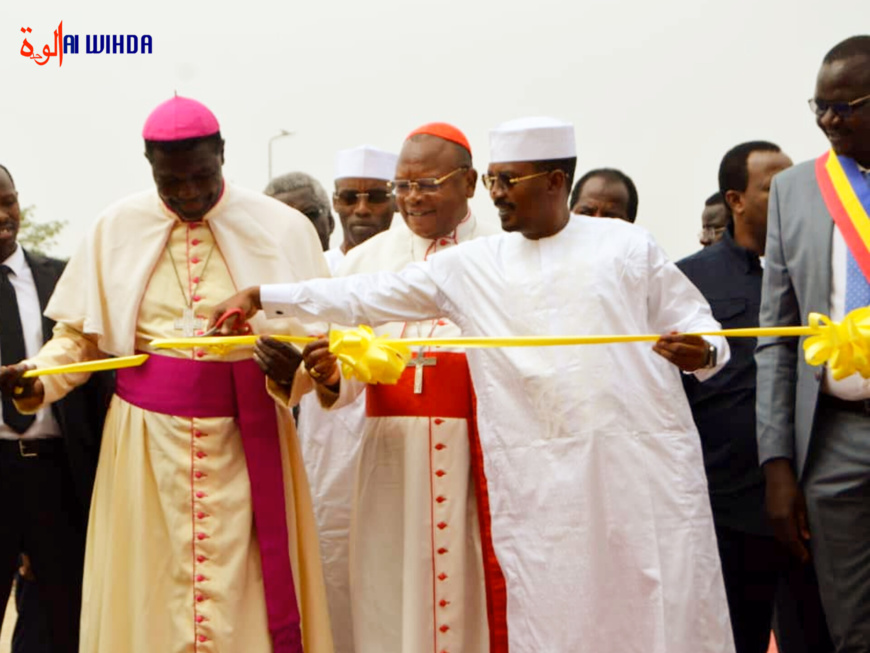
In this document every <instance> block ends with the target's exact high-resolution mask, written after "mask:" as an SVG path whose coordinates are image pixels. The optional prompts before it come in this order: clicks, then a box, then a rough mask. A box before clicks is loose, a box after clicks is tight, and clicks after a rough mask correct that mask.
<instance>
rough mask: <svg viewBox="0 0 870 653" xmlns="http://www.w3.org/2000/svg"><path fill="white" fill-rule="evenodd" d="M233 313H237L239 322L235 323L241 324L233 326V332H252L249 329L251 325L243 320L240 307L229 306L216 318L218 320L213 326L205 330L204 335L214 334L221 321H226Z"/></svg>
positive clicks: (242, 333) (244, 333)
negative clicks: (229, 307) (228, 308)
mask: <svg viewBox="0 0 870 653" xmlns="http://www.w3.org/2000/svg"><path fill="white" fill-rule="evenodd" d="M233 315H237V316H238V318H239V320H240V322H237V323H236V324H241V326H237V327H236V328H235V333H237V334H239V335H248V334H251V333H253V331H252V330H251V325H250V324H248V323H247V322H246V321H245V314H244V313H242V309H240V308H231V309H230V310H228V311H227V312H226V313H224V314H223V315H221V316H220V317H219V318H218V321H217V322H215V323H214V326H213V327H212V328H211V329H209V330H208V331H206V332H205V333H204V334H203V335H205V336H213V335H215V334H216V333H217V332H218V331H219V330H220V328H221V326H223V323H224V322H226V321H227V320H228V319H230V318H231V317H232V316H233Z"/></svg>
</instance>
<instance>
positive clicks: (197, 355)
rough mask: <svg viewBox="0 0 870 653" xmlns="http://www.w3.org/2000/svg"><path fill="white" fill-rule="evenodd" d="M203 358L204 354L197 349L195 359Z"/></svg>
mask: <svg viewBox="0 0 870 653" xmlns="http://www.w3.org/2000/svg"><path fill="white" fill-rule="evenodd" d="M203 356H205V352H204V351H203V350H202V349H198V350H197V351H196V357H197V358H202V357H203Z"/></svg>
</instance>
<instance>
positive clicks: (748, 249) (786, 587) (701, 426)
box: [677, 141, 833, 653]
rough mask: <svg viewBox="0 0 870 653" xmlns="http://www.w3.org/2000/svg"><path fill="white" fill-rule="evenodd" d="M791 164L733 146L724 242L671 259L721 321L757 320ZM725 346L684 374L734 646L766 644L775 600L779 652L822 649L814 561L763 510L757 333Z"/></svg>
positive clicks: (753, 651)
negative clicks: (773, 227)
mask: <svg viewBox="0 0 870 653" xmlns="http://www.w3.org/2000/svg"><path fill="white" fill-rule="evenodd" d="M791 165H792V162H791V159H789V158H788V157H787V156H786V155H785V154H784V153H783V152H782V151H781V150H780V148H779V147H778V146H777V145H774V144H773V143H769V142H766V141H752V142H748V143H741V144H740V145H737V146H736V147H734V148H732V149H731V150H729V151H728V153H727V154H725V156H724V157H723V159H722V163H721V164H720V166H719V187H720V189H721V191H720V192H719V193H717V195H718V196H720V197H724V198H725V202H726V203H727V208H726V210H725V222H724V224H726V225H727V229H725V231H724V233H723V236H722V238H721V240H719V241H718V242H716V243H714V244H712V245H710V246H709V247H705V249H703V250H701V251H700V252H697V253H696V254H693V255H692V256H689V257H688V258H685V259H683V260H682V261H680V262H679V263H677V266H678V267H679V268H680V269H681V270H682V271H683V272H684V273H685V274H686V276H687V277H689V279H691V281H692V283H694V284H695V285H696V286H697V287H698V289H699V290H700V291H701V292H702V293H703V294H704V297H705V298H706V299H707V301H708V302H710V307H711V308H712V310H713V316H714V317H715V318H716V319H717V320H718V321H719V322H720V323H721V324H722V327H723V328H726V329H737V328H752V327H757V326H758V312H759V307H760V304H761V279H762V260H763V259H762V257H763V256H764V247H765V240H766V236H767V203H768V195H769V191H770V183H771V179H772V178H773V176H774V175H775V174H777V173H779V172H781V171H782V170H785V169H786V168H788V167H790V166H791ZM729 345H730V347H731V360H730V361H728V364H727V365H726V366H725V368H724V369H723V370H722V371H721V372H720V373H719V374H717V375H716V376H715V377H713V378H712V379H710V380H708V381H707V382H706V383H698V381H697V380H696V379H694V378H692V377H689V376H684V377H683V385H684V386H685V388H686V395H687V396H688V398H689V403H690V405H691V406H692V415H693V417H694V419H695V423H696V424H697V426H698V433H699V434H700V436H701V445H702V447H703V450H704V467H705V468H706V471H707V482H708V485H709V487H710V503H711V506H712V508H713V521H714V523H715V525H716V539H717V541H718V545H719V557H720V559H721V561H722V576H723V577H724V579H725V590H726V593H727V595H728V608H729V610H730V613H731V627H732V629H733V632H734V643H735V648H736V650H737V653H765V652H766V651H767V649H768V645H769V642H770V630H771V625H772V623H773V613H774V605H776V609H777V617H778V623H779V628H778V629H777V640H778V643H779V650H780V651H781V653H826V652H827V651H831V650H833V647H832V646H831V644H830V642H829V641H828V636H827V629H826V628H825V625H824V616H823V615H822V611H821V608H820V605H819V598H818V588H817V587H816V586H815V582H814V580H813V577H812V573H811V566H808V567H809V568H807V567H805V566H802V565H800V564H799V563H798V562H797V560H795V561H794V563H791V562H790V561H789V557H788V555H787V552H786V550H785V548H784V547H783V545H782V544H781V543H779V542H778V541H777V540H776V538H775V537H774V536H773V530H772V529H771V527H770V524H769V523H768V521H767V518H766V515H765V514H764V476H763V475H762V472H761V469H760V468H759V466H758V446H757V444H756V435H755V394H756V386H755V377H756V367H755V358H754V353H755V340H754V339H750V338H733V339H731V340H730V341H729ZM807 572H810V573H809V574H808V573H807ZM781 586H782V591H781V592H779V597H780V599H779V600H777V595H778V589H779V588H780V587H781Z"/></svg>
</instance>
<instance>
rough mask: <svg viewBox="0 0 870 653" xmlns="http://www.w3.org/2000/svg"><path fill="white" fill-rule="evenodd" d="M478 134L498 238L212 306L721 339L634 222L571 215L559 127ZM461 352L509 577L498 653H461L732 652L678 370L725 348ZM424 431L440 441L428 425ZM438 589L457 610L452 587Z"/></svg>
mask: <svg viewBox="0 0 870 653" xmlns="http://www.w3.org/2000/svg"><path fill="white" fill-rule="evenodd" d="M490 143H491V146H490V150H491V157H490V158H491V163H490V166H489V170H488V174H487V175H486V176H485V177H484V178H483V180H484V183H485V185H486V186H487V188H488V189H489V191H490V198H491V199H492V200H493V203H494V204H495V206H496V208H497V209H498V213H499V217H500V219H501V222H502V228H503V229H504V230H505V231H507V232H510V233H506V234H499V235H497V236H491V237H489V238H481V239H477V240H475V241H472V242H469V243H464V244H461V245H459V246H458V247H454V248H452V249H449V250H448V251H445V252H443V253H440V254H438V255H437V256H433V257H430V258H429V259H428V260H426V261H424V262H422V263H416V264H413V265H409V266H408V267H406V268H405V269H404V270H402V271H400V272H398V273H394V274H389V273H381V274H378V275H357V276H355V277H351V278H344V279H332V280H327V281H325V282H313V283H302V284H289V285H282V286H262V287H257V288H250V289H248V290H245V291H243V292H242V293H240V294H238V295H236V296H235V297H233V298H232V299H230V300H229V301H227V302H224V303H223V304H222V305H221V307H220V308H221V309H222V310H225V309H227V308H228V307H238V308H241V309H242V311H243V313H244V314H245V315H253V314H254V313H256V311H257V310H258V309H259V308H261V307H263V308H265V309H266V313H267V315H270V316H277V315H285V314H287V315H293V314H298V315H308V314H314V315H319V316H320V317H321V319H333V320H340V321H343V322H345V323H368V324H382V323H384V322H386V321H390V320H427V319H436V320H437V319H443V318H440V316H445V317H447V318H449V319H451V320H453V322H455V323H456V324H457V325H459V326H460V327H461V331H462V334H463V335H465V336H507V337H510V336H529V335H537V336H545V335H554V336H560V335H581V334H589V335H591V334H602V333H603V334H607V333H613V334H619V333H671V332H674V331H676V332H682V333H686V332H693V331H708V330H714V329H718V328H719V324H718V323H717V322H716V321H715V320H714V319H713V317H712V316H711V314H710V308H709V306H708V305H707V303H706V301H704V299H703V297H702V296H701V294H700V292H699V291H698V290H697V289H696V288H695V287H694V286H693V285H692V284H691V282H690V281H689V280H688V279H687V278H686V277H685V276H684V275H683V274H682V273H681V272H680V271H679V270H678V269H677V268H676V266H675V265H674V264H673V263H671V262H669V261H668V260H667V258H666V257H665V255H664V253H663V252H662V251H661V249H660V248H659V247H658V246H657V245H656V244H655V242H653V240H652V238H651V236H650V235H649V234H648V233H647V232H646V231H645V230H644V229H642V228H639V227H636V226H634V225H629V224H627V223H626V222H623V221H622V220H600V219H597V218H590V217H586V216H579V215H575V216H571V215H570V213H569V211H568V195H569V192H570V189H571V178H572V176H573V173H574V167H575V163H576V151H575V145H574V128H573V126H572V125H570V124H567V123H564V122H561V121H558V120H555V119H552V118H525V119H520V120H516V121H511V122H509V123H505V124H503V125H500V126H499V127H498V128H496V129H495V130H493V131H492V132H491V134H490ZM400 169H401V165H400ZM399 174H401V170H400V172H397V175H399ZM261 290H262V292H261ZM227 330H229V329H227ZM654 352H655V353H654ZM717 352H718V353H717ZM656 353H658V354H660V355H661V357H659V356H657V355H656ZM467 357H468V363H469V367H470V369H471V376H472V379H473V381H474V391H475V396H476V402H475V408H476V416H477V421H476V424H477V425H478V427H479V433H480V444H481V447H482V450H483V459H484V466H485V471H486V486H487V494H486V497H487V500H488V507H489V508H490V509H489V510H488V511H487V512H485V513H483V516H484V517H490V519H491V522H490V524H489V526H490V529H489V530H490V533H491V537H492V540H491V542H492V557H493V558H495V559H497V561H498V564H499V568H500V570H501V571H502V572H503V579H504V585H503V586H502V588H503V592H502V593H501V594H498V593H495V594H491V595H490V596H491V597H492V598H493V600H492V601H491V603H490V605H491V608H492V620H491V622H490V623H491V624H496V625H495V626H494V627H492V626H491V630H490V637H491V640H492V643H493V646H492V648H491V649H481V648H478V649H473V648H466V649H463V650H466V651H468V650H483V651H486V650H491V651H505V650H507V649H506V646H507V645H508V644H509V646H510V650H511V651H612V650H615V648H614V647H617V648H619V650H626V651H628V650H631V651H650V652H651V653H694V652H695V651H706V652H707V653H712V652H714V651H715V652H716V653H733V651H734V645H733V640H732V637H731V630H730V626H729V622H728V606H727V602H726V598H725V591H724V587H723V582H722V574H721V570H720V566H719V560H718V553H717V550H716V539H715V533H714V530H713V521H712V516H711V511H710V502H709V498H708V496H707V484H706V479H705V477H704V466H703V460H702V455H701V448H700V444H699V441H698V432H697V430H696V429H695V426H694V423H693V421H692V414H691V410H690V408H689V405H688V402H687V401H686V398H685V394H684V393H683V391H682V385H681V382H680V372H679V371H678V370H677V367H680V368H681V369H682V370H683V371H685V372H691V373H694V374H696V375H698V376H699V378H708V377H709V376H711V375H712V374H714V373H715V372H716V371H718V369H719V368H720V366H721V365H723V364H724V363H725V362H727V360H728V345H727V343H726V342H725V340H724V339H723V338H711V339H710V340H709V341H708V340H705V339H702V338H700V337H696V336H695V337H693V336H678V335H673V336H663V337H662V338H660V339H659V340H658V341H657V343H656V345H655V346H654V351H650V347H649V345H647V344H643V343H634V344H627V343H622V344H613V345H601V346H586V347H583V346H575V347H502V348H490V349H469V350H468V353H467ZM665 359H667V360H665ZM668 361H670V363H673V364H669V362H668ZM439 365H440V362H439ZM434 369H437V367H436V368H434ZM321 372H322V373H323V374H327V373H330V370H329V368H328V367H327V366H326V365H324V369H323V370H321ZM385 387H389V386H385ZM430 438H431V440H430ZM421 439H423V441H424V442H427V441H432V442H433V443H439V442H440V440H439V439H438V431H437V427H435V426H433V427H432V431H431V434H430V433H424V434H422V438H421ZM385 444H386V443H385ZM436 447H437V444H436ZM448 454H449V449H448ZM437 469H441V468H440V467H438V468H436V470H437ZM436 473H437V471H436ZM407 491H408V489H407V487H406V492H407ZM449 502H450V497H449V496H448V497H446V501H445V503H448V505H449ZM451 527H452V525H451V524H450V523H449V522H448V523H447V525H446V528H448V529H449V528H451ZM437 577H438V578H439V580H440V578H441V576H440V574H439V575H438V576H437ZM448 580H449V578H445V579H444V582H445V583H446V582H447V581H448ZM495 586H496V585H495V584H492V585H491V587H495ZM436 589H437V591H438V592H439V601H440V600H441V596H440V594H441V592H445V593H446V595H445V596H444V600H445V601H447V602H449V601H450V600H451V596H450V594H449V589H450V588H449V585H445V586H443V587H442V586H441V585H436ZM505 597H506V606H507V621H506V622H505V621H501V622H499V621H498V618H499V617H503V616H504V614H505V613H504V606H505V601H504V600H503V599H504V598H505ZM499 599H502V600H501V601H499ZM440 609H441V607H440V602H439V604H438V606H437V607H436V614H439V615H440ZM443 626H445V627H447V629H448V631H449V629H451V628H452V626H453V625H452V623H451V622H450V621H449V620H448V621H445V622H443ZM430 646H431V643H430ZM420 650H423V649H422V648H421V649H420ZM427 650H432V649H431V648H428V647H427ZM435 650H438V651H440V650H442V649H441V648H440V647H438V648H436V649H435ZM447 650H453V649H447Z"/></svg>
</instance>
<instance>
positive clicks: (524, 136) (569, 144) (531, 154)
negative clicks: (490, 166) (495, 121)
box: [489, 116, 577, 163]
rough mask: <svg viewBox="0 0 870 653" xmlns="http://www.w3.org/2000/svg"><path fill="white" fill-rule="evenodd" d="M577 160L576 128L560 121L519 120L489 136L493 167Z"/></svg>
mask: <svg viewBox="0 0 870 653" xmlns="http://www.w3.org/2000/svg"><path fill="white" fill-rule="evenodd" d="M576 156H577V149H576V147H575V145H574V125H572V124H571V123H569V122H564V121H562V120H557V119H556V118H548V117H546V116H540V117H533V118H517V119H516V120H509V121H508V122H503V123H502V124H500V125H499V126H498V127H496V128H495V129H492V130H490V132H489V160H490V162H491V163H508V162H513V161H549V160H551V159H570V158H571V157H576Z"/></svg>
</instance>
